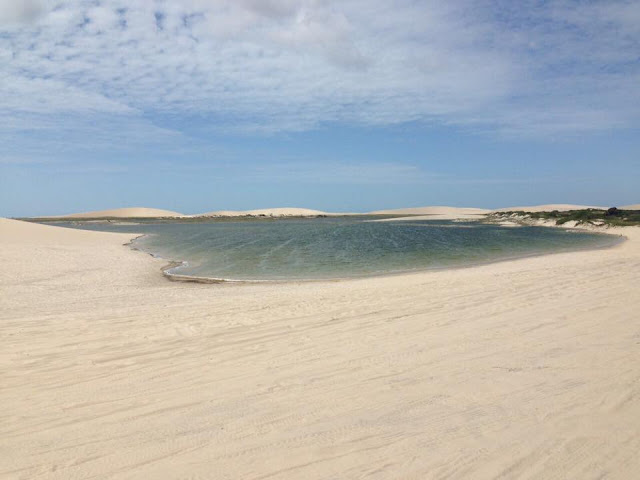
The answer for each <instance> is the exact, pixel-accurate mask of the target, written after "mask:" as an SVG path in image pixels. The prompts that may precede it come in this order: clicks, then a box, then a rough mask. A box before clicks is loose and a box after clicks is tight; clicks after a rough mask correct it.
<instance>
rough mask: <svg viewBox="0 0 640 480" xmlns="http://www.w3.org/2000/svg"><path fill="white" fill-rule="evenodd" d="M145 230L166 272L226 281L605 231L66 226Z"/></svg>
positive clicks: (447, 225)
mask: <svg viewBox="0 0 640 480" xmlns="http://www.w3.org/2000/svg"><path fill="white" fill-rule="evenodd" d="M68 226H75V227H79V228H85V229H91V230H104V231H112V232H132V233H133V232H139V233H144V234H147V235H146V236H144V237H142V238H139V239H137V240H136V241H135V242H134V243H135V246H136V247H137V248H140V249H141V250H144V251H147V252H149V253H152V254H154V255H157V256H160V257H163V258H165V259H167V260H177V261H183V262H184V264H183V265H182V266H179V267H176V268H173V269H172V270H171V273H176V274H181V275H191V276H198V277H209V278H218V279H227V280H307V279H309V280H310V279H335V278H347V277H360V276H372V275H384V274H393V273H401V272H409V271H418V270H428V269H436V268H447V267H462V266H467V265H474V264H479V263H485V262H492V261H498V260H504V259H510V258H518V257H525V256H531V255H539V254H545V253H553V252H566V251H571V250H579V249H588V248H600V247H606V246H610V245H613V244H615V243H617V242H618V241H619V239H618V238H617V237H614V236H611V235H602V234H592V233H586V232H577V231H575V230H563V229H557V228H544V227H516V228H514V227H504V226H499V225H486V224H481V223H477V222H452V221H433V220H430V221H425V220H421V221H394V222H371V221H366V220H363V219H361V218H323V219H283V220H261V221H231V222H208V223H159V224H153V223H143V224H139V225H114V224H84V225H69V224H68Z"/></svg>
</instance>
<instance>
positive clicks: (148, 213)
mask: <svg viewBox="0 0 640 480" xmlns="http://www.w3.org/2000/svg"><path fill="white" fill-rule="evenodd" d="M184 216H185V215H183V214H182V213H178V212H172V211H171V210H161V209H159V208H146V207H128V208H115V209H111V210H96V211H93V212H82V213H71V214H67V215H53V216H49V218H159V217H184ZM42 218H46V217H42Z"/></svg>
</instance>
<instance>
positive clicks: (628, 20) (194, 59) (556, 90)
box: [0, 0, 640, 136]
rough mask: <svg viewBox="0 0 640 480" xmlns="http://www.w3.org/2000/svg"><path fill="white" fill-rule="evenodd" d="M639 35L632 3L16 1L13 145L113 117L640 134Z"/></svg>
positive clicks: (8, 27)
mask: <svg viewBox="0 0 640 480" xmlns="http://www.w3.org/2000/svg"><path fill="white" fill-rule="evenodd" d="M51 5H53V6H51ZM639 19H640V4H638V3H637V2H625V1H604V2H596V3H591V2H590V3H583V2H573V1H571V2H569V1H556V2H544V3H540V2H534V1H529V0H525V1H523V2H507V1H499V2H493V1H492V2H489V1H483V0H477V1H472V0H458V1H452V2H441V1H435V0H426V1H421V2H415V1H410V0H400V1H393V2H391V1H378V2H373V1H370V0H345V1H340V2H338V1H322V2H321V1H317V0H299V1H294V0H233V1H232V0H185V1H181V2H169V1H162V0H155V1H145V2H130V1H124V0H114V1H109V2H102V1H99V0H94V1H85V0H82V1H81V0H61V1H58V2H55V3H54V2H51V3H44V2H39V1H37V0H24V1H22V2H15V1H13V0H0V84H1V85H2V87H1V88H2V95H0V110H1V111H2V112H3V115H4V118H5V120H4V123H3V126H4V129H5V135H8V133H7V131H6V129H9V130H11V129H13V130H18V131H20V132H24V131H25V129H27V130H29V129H31V131H34V130H37V129H45V128H46V129H51V128H54V129H61V130H62V131H66V132H68V131H69V128H70V125H71V126H72V128H73V129H79V130H83V129H87V131H88V132H91V124H92V122H94V121H97V122H98V123H99V122H100V121H101V120H100V119H104V118H105V117H108V116H112V117H113V118H114V119H117V122H118V123H117V128H116V126H113V127H112V128H110V129H108V130H107V131H108V133H109V134H112V133H113V132H114V131H115V130H118V129H119V130H122V131H132V128H133V127H135V128H139V129H141V130H140V131H141V133H143V134H146V133H148V132H153V131H156V132H157V130H158V129H159V128H161V127H158V126H157V122H156V121H155V120H154V119H155V118H156V117H157V116H160V115H165V114H168V113H171V114H172V115H177V116H181V115H183V116H189V117H193V116H194V115H195V116H197V115H201V116H202V117H203V118H207V119H214V118H215V119H216V120H209V121H208V122H207V128H211V129H212V130H219V131H224V130H229V129H232V130H234V131H238V132H244V133H248V132H255V131H262V132H281V131H299V130H306V129H312V128H315V127H317V126H318V125H321V124H325V123H331V122H340V123H346V124H355V125H391V124H397V123H402V122H407V121H425V122H439V123H442V124H450V125H451V124H452V125H462V126H467V127H468V128H472V129H475V130H482V131H490V132H494V133H495V132H497V133H499V134H509V135H516V136H523V135H524V136H531V135H534V136H540V135H542V136H545V135H562V134H567V133H575V132H584V131H599V130H605V129H611V128H619V127H629V126H634V125H637V121H638V117H639V116H640V107H639V105H640V90H639V89H638V88H637V85H638V84H640V62H639V61H638V52H639V51H640V27H638V25H640V21H639ZM60 119H67V120H69V122H70V123H69V124H62V125H61V124H60ZM95 119H98V120H95ZM175 128H176V129H177V130H179V127H175ZM165 130H166V129H165ZM174 135H178V136H179V135H180V132H174Z"/></svg>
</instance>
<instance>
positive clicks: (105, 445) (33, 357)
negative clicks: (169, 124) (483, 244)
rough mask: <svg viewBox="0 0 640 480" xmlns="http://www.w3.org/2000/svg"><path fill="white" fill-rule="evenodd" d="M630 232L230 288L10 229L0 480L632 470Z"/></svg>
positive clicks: (113, 251) (0, 308)
mask: <svg viewBox="0 0 640 480" xmlns="http://www.w3.org/2000/svg"><path fill="white" fill-rule="evenodd" d="M624 231H625V234H626V235H628V236H629V237H630V240H629V241H628V242H625V243H623V244H621V245H620V246H618V247H615V248H613V249H606V250H597V251H587V252H577V253H565V254H558V255H550V256H544V257H536V258H529V259H523V260H518V261H512V262H503V263H498V264H494V265H486V266H481V267H474V268H469V269H461V270H449V271H438V272H430V273H421V274H414V275H404V276H398V277H389V278H375V279H366V280H352V281H347V282H328V283H306V284H290V285H243V286H237V285H235V286H229V285H222V286H221V285H197V284H182V283H172V282H169V281H166V280H165V279H163V278H162V277H161V276H160V274H159V266H160V264H161V262H159V261H158V260H155V259H153V258H151V257H150V256H149V255H146V254H143V253H141V252H135V251H132V250H130V249H128V248H126V247H123V246H122V243H123V241H124V240H125V238H124V237H126V236H123V235H116V234H97V233H95V234H94V233H91V232H76V231H70V230H67V231H63V230H61V229H58V228H56V227H45V226H39V225H25V224H22V223H20V222H15V221H8V220H3V221H2V222H1V223H0V260H1V261H2V264H3V268H2V269H1V270H0V339H1V340H0V341H1V342H2V344H1V345H0V346H1V348H0V369H1V371H0V374H1V375H2V393H1V395H2V406H3V408H2V409H1V410H0V456H1V458H2V461H1V462H0V477H3V478H25V479H26V478H28V479H34V478H47V479H68V478H217V479H239V478H252V479H258V478H263V479H264V478H269V479H290V478H304V479H311V480H313V479H326V478H363V477H367V478H374V479H392V478H393V479H396V478H412V479H445V478H447V479H451V478H473V479H494V478H558V479H560V478H580V479H595V478H608V479H629V478H635V476H636V475H637V472H638V471H639V470H640V457H639V456H638V450H639V449H640V423H639V422H638V418H640V369H639V368H638V365H639V364H640V350H639V349H638V341H639V337H638V322H637V320H638V311H640V295H639V294H638V285H639V282H638V280H639V278H638V272H640V247H639V245H640V230H639V229H636V228H629V229H625V230H624ZM24 238H29V241H30V244H29V245H25V243H24V242H23V241H22V240H21V239H24Z"/></svg>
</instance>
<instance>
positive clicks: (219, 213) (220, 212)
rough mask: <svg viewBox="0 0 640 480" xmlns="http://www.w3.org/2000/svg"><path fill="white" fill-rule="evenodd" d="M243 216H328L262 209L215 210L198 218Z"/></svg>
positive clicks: (303, 210) (302, 210) (291, 209)
mask: <svg viewBox="0 0 640 480" xmlns="http://www.w3.org/2000/svg"><path fill="white" fill-rule="evenodd" d="M245 215H266V216H268V217H288V216H315V215H329V214H327V213H326V212H321V211H320V210H311V209H309V208H294V207H286V208H263V209H258V210H217V211H214V212H208V213H202V214H200V215H196V216H198V217H241V216H245Z"/></svg>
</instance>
